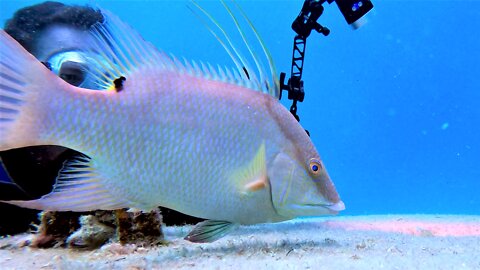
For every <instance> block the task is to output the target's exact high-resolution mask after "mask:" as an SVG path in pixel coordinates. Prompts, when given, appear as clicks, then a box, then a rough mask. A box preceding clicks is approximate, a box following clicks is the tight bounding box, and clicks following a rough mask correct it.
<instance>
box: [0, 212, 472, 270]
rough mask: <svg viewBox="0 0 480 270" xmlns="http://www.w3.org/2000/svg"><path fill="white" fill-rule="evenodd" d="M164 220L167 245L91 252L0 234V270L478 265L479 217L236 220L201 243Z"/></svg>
mask: <svg viewBox="0 0 480 270" xmlns="http://www.w3.org/2000/svg"><path fill="white" fill-rule="evenodd" d="M190 228H191V226H183V227H165V228H164V233H165V237H166V239H167V240H168V241H169V244H168V245H167V246H158V247H149V248H144V247H138V246H120V245H119V244H116V243H112V244H107V245H105V246H103V247H102V248H100V249H97V250H94V251H78V250H72V249H65V248H56V249H33V248H29V247H17V245H18V244H19V243H21V242H22V241H25V239H28V238H29V237H30V236H29V235H18V236H15V237H9V238H4V239H1V240H0V269H2V270H3V269H68V270H73V269H250V270H257V269H455V270H457V269H480V216H447V215H408V216H407V215H388V216H343V217H342V216H341V217H327V218H309V219H299V220H294V221H289V222H284V223H278V224H264V225H256V226H249V227H240V228H239V229H237V230H236V231H234V232H233V233H231V234H230V235H228V236H226V237H224V238H222V239H220V240H218V241H217V242H214V243H209V244H193V243H190V242H187V241H185V240H183V239H182V236H184V235H185V234H186V233H187V232H188V231H189V230H190Z"/></svg>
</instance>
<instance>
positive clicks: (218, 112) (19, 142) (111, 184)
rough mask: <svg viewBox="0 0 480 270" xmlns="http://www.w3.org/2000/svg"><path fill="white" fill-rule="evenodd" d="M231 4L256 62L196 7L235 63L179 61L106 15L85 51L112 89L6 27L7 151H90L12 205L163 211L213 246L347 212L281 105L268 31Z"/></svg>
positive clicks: (0, 130) (1, 56)
mask: <svg viewBox="0 0 480 270" xmlns="http://www.w3.org/2000/svg"><path fill="white" fill-rule="evenodd" d="M194 4H195V3H194ZM222 4H223V5H224V6H225V8H226V10H227V12H228V13H229V15H230V17H231V18H232V21H233V22H234V23H235V25H236V27H237V30H238V31H237V35H238V36H241V38H242V40H243V43H242V46H244V47H243V48H246V49H245V51H248V52H249V54H250V57H249V58H250V60H253V61H254V66H255V69H253V68H251V67H250V65H249V64H248V61H247V60H246V59H247V58H245V57H242V56H241V54H240V53H239V49H238V46H235V44H233V42H231V38H230V35H229V34H228V33H227V32H226V31H224V29H223V28H222V27H221V26H220V24H219V23H218V22H217V21H215V20H214V19H213V18H212V17H211V15H210V14H209V13H208V12H206V11H205V10H204V9H202V8H201V7H200V6H198V5H197V4H195V5H197V7H198V9H197V11H199V13H200V14H203V15H204V16H205V17H204V18H206V19H207V20H206V21H209V22H210V25H211V27H210V28H209V29H210V31H211V32H212V33H213V34H214V36H215V37H216V38H217V39H218V40H219V41H220V42H221V44H222V45H223V47H224V48H225V49H226V50H227V52H228V53H229V55H230V56H231V58H232V60H233V61H234V63H235V66H236V68H235V69H232V70H230V69H222V68H220V67H219V68H213V67H212V66H211V65H205V64H200V65H198V64H196V63H195V62H188V61H182V62H181V61H179V60H178V59H177V58H175V57H173V56H168V55H166V54H164V53H162V52H160V51H158V50H157V49H155V48H154V47H153V45H151V44H150V43H147V42H145V41H144V40H143V39H142V38H141V37H140V35H139V34H137V33H136V32H135V31H134V30H133V29H132V28H131V27H129V26H127V25H126V24H125V23H123V22H121V21H120V20H119V19H118V18H117V17H115V16H114V15H113V14H111V13H109V12H107V11H102V13H103V14H104V16H105V21H104V23H102V24H97V25H95V26H93V27H92V29H91V30H90V31H91V33H92V35H93V36H95V44H94V47H95V49H93V50H91V51H87V52H86V53H89V54H90V55H93V57H94V58H95V59H96V61H98V63H97V65H94V66H101V67H102V68H92V69H90V70H89V71H88V72H89V75H90V76H94V78H96V80H97V85H98V88H99V89H105V90H104V91H92V90H88V89H83V88H78V87H74V86H71V85H69V84H67V83H66V82H64V81H63V80H62V79H60V78H58V77H56V76H55V75H54V74H53V73H52V72H50V71H49V70H48V69H47V68H46V67H45V66H44V65H42V63H40V62H39V61H37V60H36V59H35V58H34V57H33V56H32V55H31V54H29V53H28V52H27V51H25V50H24V49H23V48H22V47H21V46H20V45H19V44H18V43H17V42H16V41H15V40H13V39H12V38H11V37H10V36H8V34H6V33H5V32H4V31H3V30H2V31H1V35H0V36H1V37H0V40H1V45H0V113H1V117H0V150H1V151H3V150H8V149H12V148H19V147H25V146H32V145H61V146H64V147H68V148H71V149H74V150H77V151H79V152H81V153H83V154H84V155H81V156H78V157H75V158H73V159H71V160H68V161H66V162H65V163H64V165H63V168H62V169H61V170H60V172H59V174H58V177H57V179H56V183H55V185H54V187H53V190H52V192H51V193H50V194H47V195H45V196H43V197H41V198H39V199H36V200H30V201H6V202H7V203H10V204H14V205H19V206H22V207H28V208H34V209H41V210H53V211H87V210H97V209H119V208H135V209H141V210H151V209H153V208H155V207H158V206H164V207H167V208H171V209H174V210H177V211H180V212H183V213H185V214H188V215H192V216H196V217H201V218H205V219H208V221H205V222H202V223H199V224H197V226H196V227H195V228H194V229H193V230H192V232H190V234H189V235H188V236H187V237H186V239H188V240H190V241H193V242H209V241H214V240H216V239H218V238H220V237H222V236H223V235H225V234H226V233H227V232H228V231H230V230H231V229H232V228H233V227H234V225H235V224H256V223H267V222H279V221H284V220H288V219H292V218H295V217H300V216H316V215H324V214H336V213H338V211H341V210H343V209H344V204H343V202H342V201H341V200H340V198H339V196H338V194H337V192H336V190H335V187H334V185H333V183H332V182H331V180H330V178H329V176H328V174H327V172H326V170H325V168H324V165H323V163H322V161H321V159H320V156H319V154H318V152H317V150H316V149H315V146H314V145H313V143H312V141H311V140H310V138H309V137H308V135H307V134H306V132H305V131H304V129H303V128H302V127H301V126H300V125H299V123H298V122H297V120H295V118H294V117H293V116H292V115H291V113H290V112H289V111H288V110H287V109H286V108H285V107H284V106H283V105H282V104H281V103H280V102H279V101H278V93H279V86H278V81H277V78H276V76H275V73H276V71H275V68H274V65H273V61H272V59H271V57H270V54H269V53H268V50H267V49H266V48H265V46H264V44H263V42H262V40H261V38H260V37H259V35H258V34H257V32H256V30H255V28H254V27H253V25H252V23H251V22H250V20H249V19H248V18H247V17H246V16H245V13H244V12H243V11H242V10H241V9H240V7H238V5H236V4H235V5H236V7H237V9H236V11H237V12H235V13H237V15H235V13H234V12H233V10H232V9H231V7H229V5H227V4H226V3H224V2H223V1H222ZM240 18H241V19H242V20H243V22H245V23H244V24H246V25H249V27H250V31H252V33H253V34H254V35H255V36H256V39H257V40H256V42H258V43H257V44H259V47H261V48H262V50H263V55H265V58H266V59H267V61H268V66H269V75H267V72H266V71H265V69H264V68H263V66H264V65H263V63H262V61H260V59H259V57H258V55H257V54H256V53H255V52H254V50H253V49H252V48H253V46H252V44H250V43H249V42H247V39H246V34H245V32H244V30H243V29H242V28H241V27H240V23H239V21H240V20H239V19H240ZM31 181H36V179H31Z"/></svg>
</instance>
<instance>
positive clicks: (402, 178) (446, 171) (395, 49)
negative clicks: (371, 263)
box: [0, 0, 480, 215]
mask: <svg viewBox="0 0 480 270" xmlns="http://www.w3.org/2000/svg"><path fill="white" fill-rule="evenodd" d="M38 2H39V1H4V0H0V5H1V7H0V23H2V25H3V23H4V22H5V20H6V19H7V18H9V17H10V16H11V15H12V14H13V12H14V11H15V10H16V9H18V8H20V7H23V6H26V5H30V4H33V3H38ZM65 2H66V3H80V4H81V3H90V4H93V5H98V6H100V7H103V8H106V9H109V10H111V11H113V12H114V13H116V14H117V15H118V16H120V17H121V18H122V19H123V20H125V21H127V22H128V23H129V24H130V25H132V26H133V27H134V28H135V29H137V30H138V31H139V32H140V33H141V34H142V35H143V36H144V38H145V39H146V40H149V41H151V42H152V43H154V44H155V45H156V46H157V47H158V48H161V49H162V50H164V51H167V52H172V53H173V54H175V55H177V56H184V57H185V58H187V59H195V60H203V61H208V62H210V63H220V64H221V65H228V66H232V63H231V61H230V60H229V59H228V56H227V55H226V54H225V53H224V52H223V50H222V49H221V47H220V46H219V45H218V43H216V41H215V40H214V39H213V38H212V36H211V35H210V34H209V33H208V31H207V30H206V28H205V27H204V26H203V25H202V24H201V23H199V21H198V19H196V17H195V16H193V15H192V12H190V11H189V10H188V9H187V8H186V6H187V3H188V2H187V1H65ZM199 2H200V3H201V4H202V5H203V6H205V8H207V9H209V10H210V11H211V12H212V13H213V15H214V16H215V17H217V18H218V20H219V21H220V22H222V24H224V25H225V28H226V29H227V31H229V32H231V33H235V29H234V27H233V26H232V25H231V23H230V21H229V19H228V16H227V15H226V14H225V12H224V10H223V9H222V8H221V6H219V5H218V3H215V2H213V1H199ZM239 2H240V3H241V5H242V7H243V8H244V10H245V11H246V12H247V14H248V15H249V17H250V19H251V20H252V21H253V22H254V24H255V25H256V27H257V30H258V31H259V33H260V34H261V35H262V37H263V39H264V41H265V43H266V44H267V46H268V48H269V49H270V51H271V53H272V55H273V58H274V59H275V62H276V64H277V68H278V71H279V72H280V71H289V70H290V61H291V51H292V40H293V36H294V33H293V31H292V30H291V28H290V24H291V22H292V20H293V19H294V18H295V17H296V16H297V14H298V12H299V10H300V8H301V5H302V3H303V1H239ZM373 3H374V5H375V8H374V10H373V11H371V12H370V14H369V16H368V23H367V24H366V25H364V26H363V27H362V28H360V29H359V30H356V31H353V30H352V29H351V28H350V27H348V26H347V24H346V22H345V21H344V19H343V17H342V16H341V14H340V12H339V11H338V9H337V7H336V5H335V4H332V5H328V4H325V5H324V6H325V12H324V15H323V16H322V17H321V19H320V20H319V22H320V23H322V24H323V25H325V26H327V27H329V28H330V29H331V30H332V32H331V34H330V35H329V36H328V37H323V36H321V35H319V34H315V33H314V34H312V36H311V37H310V38H309V40H308V45H307V54H306V62H305V71H304V77H303V79H304V81H305V91H306V100H305V102H303V103H301V104H300V105H299V115H300V117H301V123H302V125H303V126H304V127H305V128H306V129H308V130H309V131H310V133H311V135H312V139H313V141H314V143H315V145H316V146H317V148H318V150H319V152H320V154H321V156H322V158H323V160H324V162H325V164H326V167H327V169H328V171H329V173H330V176H331V177H332V179H333V181H334V182H335V184H336V186H337V189H338V191H339V193H340V195H341V197H342V198H343V200H344V201H345V203H346V206H347V210H346V211H344V212H343V213H344V214H350V215H357V214H388V213H434V214H435V213H444V214H480V197H479V193H480V138H479V137H480V34H479V33H478V31H479V29H480V19H479V18H480V9H478V2H476V1H433V0H432V1H427V0H426V1H400V0H399V1H385V0H384V1H379V0H373ZM236 40H237V41H239V39H238V38H236ZM284 104H285V105H286V106H289V103H288V102H286V101H285V100H284Z"/></svg>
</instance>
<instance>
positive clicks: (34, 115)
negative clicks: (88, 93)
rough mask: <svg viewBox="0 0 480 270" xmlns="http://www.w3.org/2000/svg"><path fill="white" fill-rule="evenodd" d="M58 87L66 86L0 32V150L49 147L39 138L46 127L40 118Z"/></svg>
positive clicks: (56, 92) (45, 122) (45, 112)
mask: <svg viewBox="0 0 480 270" xmlns="http://www.w3.org/2000/svg"><path fill="white" fill-rule="evenodd" d="M62 87H63V88H65V87H68V84H67V83H65V82H64V81H63V80H61V79H60V78H58V77H57V76H55V74H53V73H52V72H51V71H50V70H48V68H46V67H45V66H44V65H43V64H42V63H41V62H39V61H38V60H37V59H36V58H35V57H34V56H33V55H31V54H30V53H28V52H27V51H26V50H25V49H24V48H23V47H22V46H21V45H20V44H18V43H17V42H16V41H15V40H14V39H13V38H12V37H10V36H9V35H8V34H7V33H6V32H5V31H3V30H0V151H4V150H8V149H12V148H18V147H24V146H30V145H42V144H53V142H50V141H48V139H47V140H45V138H43V137H42V136H41V135H42V134H41V131H42V130H45V129H47V128H49V126H48V125H49V124H50V123H48V121H44V119H43V117H44V116H45V115H47V114H48V112H47V111H46V110H48V106H46V104H48V102H50V101H52V100H54V99H55V98H56V96H55V95H59V93H60V92H62V91H61V90H62V89H61V88H62ZM42 140H43V141H42Z"/></svg>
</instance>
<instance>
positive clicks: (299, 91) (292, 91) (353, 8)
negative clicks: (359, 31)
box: [279, 0, 373, 135]
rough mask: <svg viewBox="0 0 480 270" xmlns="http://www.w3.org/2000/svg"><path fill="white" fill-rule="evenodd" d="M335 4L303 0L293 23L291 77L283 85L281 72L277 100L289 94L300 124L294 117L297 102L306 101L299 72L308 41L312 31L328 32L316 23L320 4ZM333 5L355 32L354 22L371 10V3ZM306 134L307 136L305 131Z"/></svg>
mask: <svg viewBox="0 0 480 270" xmlns="http://www.w3.org/2000/svg"><path fill="white" fill-rule="evenodd" d="M334 1H335V0H305V2H304V3H303V7H302V10H301V11H300V14H299V15H298V16H297V18H296V19H295V20H294V21H293V23H292V29H293V31H295V33H297V35H296V36H295V38H294V39H293V53H292V66H291V70H290V78H289V79H288V82H287V84H285V77H286V74H285V73H284V72H282V73H280V96H279V99H281V98H282V92H283V90H286V91H287V92H288V99H290V100H292V106H291V107H290V112H291V113H292V114H293V116H294V117H295V119H297V121H300V117H299V116H298V115H297V102H302V101H303V99H304V98H305V91H304V88H303V80H302V73H303V61H304V58H305V49H306V45H307V38H308V36H310V34H311V33H312V31H313V30H315V31H317V32H318V33H320V34H323V35H324V36H328V34H330V30H329V29H328V28H327V27H324V26H322V25H320V24H319V23H318V22H317V20H318V18H320V16H321V15H322V13H323V6H322V5H323V3H325V2H328V3H329V4H331V3H332V2H334ZM335 2H336V3H337V6H338V8H339V9H340V12H341V13H342V14H343V17H345V20H346V21H347V23H348V24H350V25H353V27H354V28H355V29H356V28H358V27H359V24H357V22H358V21H359V20H360V19H361V18H362V17H363V16H364V15H365V14H366V13H367V12H369V11H370V10H371V9H372V8H373V4H372V2H371V1H370V0H336V1H335ZM305 131H306V132H307V134H309V132H308V130H305ZM309 135H310V134H309Z"/></svg>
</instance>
